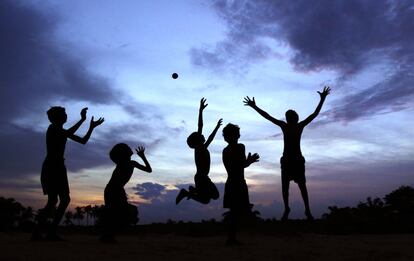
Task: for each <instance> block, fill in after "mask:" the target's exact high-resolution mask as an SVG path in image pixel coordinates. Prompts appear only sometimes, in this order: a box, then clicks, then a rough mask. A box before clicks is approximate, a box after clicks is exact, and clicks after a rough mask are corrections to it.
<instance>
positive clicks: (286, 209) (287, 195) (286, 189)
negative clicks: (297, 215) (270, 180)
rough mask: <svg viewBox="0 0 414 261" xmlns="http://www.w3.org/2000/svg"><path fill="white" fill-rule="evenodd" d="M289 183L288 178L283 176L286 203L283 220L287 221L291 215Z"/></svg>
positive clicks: (283, 191) (284, 200) (283, 192)
mask: <svg viewBox="0 0 414 261" xmlns="http://www.w3.org/2000/svg"><path fill="white" fill-rule="evenodd" d="M289 183H290V181H289V180H288V179H283V178H282V195H283V203H284V205H285V211H284V212H283V216H282V219H281V220H282V221H286V220H287V219H288V217H289V213H290V208H289Z"/></svg>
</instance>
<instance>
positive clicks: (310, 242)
mask: <svg viewBox="0 0 414 261" xmlns="http://www.w3.org/2000/svg"><path fill="white" fill-rule="evenodd" d="M65 232H66V233H65ZM62 234H63V235H64V236H65V238H66V240H67V241H65V242H29V237H30V235H29V234H27V233H20V232H12V233H0V253H1V254H0V260H8V261H13V260H42V261H47V260H54V261H55V260H99V261H104V260H116V261H120V260H140V261H141V260H151V261H156V260H163V261H167V260H168V261H173V260H197V261H199V260H200V261H202V260H208V261H219V260H238V261H239V260H240V261H243V260H251V261H253V260H254V261H256V260H347V261H350V260H373V261H380V260H414V234H387V235H384V234H382V235H381V234H376V235H372V234H371V235H357V234H352V235H332V234H317V233H312V232H298V231H282V232H280V233H267V234H266V233H257V232H248V231H244V232H242V233H240V240H241V241H242V242H243V243H244V244H243V245H242V246H237V247H226V246H225V245H224V242H225V235H224V234H223V233H220V234H219V235H205V234H204V235H189V234H187V235H183V234H177V233H174V232H171V233H158V232H155V233H154V232H145V233H142V232H137V233H129V234H127V235H123V236H119V237H118V238H117V239H118V243H116V244H112V245H108V244H101V243H99V242H98V240H97V236H96V235H94V234H93V233H78V232H76V231H75V232H73V231H72V232H70V233H69V232H68V231H63V233H62Z"/></svg>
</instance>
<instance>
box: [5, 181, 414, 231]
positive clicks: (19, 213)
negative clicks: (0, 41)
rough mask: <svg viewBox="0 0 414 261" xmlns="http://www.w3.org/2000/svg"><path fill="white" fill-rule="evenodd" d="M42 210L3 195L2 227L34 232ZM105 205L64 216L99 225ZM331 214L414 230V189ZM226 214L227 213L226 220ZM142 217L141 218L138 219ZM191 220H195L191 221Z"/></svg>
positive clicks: (350, 225)
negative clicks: (37, 218)
mask: <svg viewBox="0 0 414 261" xmlns="http://www.w3.org/2000/svg"><path fill="white" fill-rule="evenodd" d="M39 211H41V210H38V211H34V210H33V208H31V207H24V206H23V205H22V204H20V203H19V202H17V201H16V200H15V199H13V198H4V197H0V230H1V231H4V230H8V229H16V228H17V229H21V230H24V231H30V230H31V229H32V228H33V226H34V224H35V222H36V217H37V215H38V213H39ZM104 211H105V207H104V206H103V205H94V206H92V205H87V206H82V207H76V208H75V209H74V210H73V211H67V212H66V213H65V216H64V219H63V222H62V223H63V225H65V226H68V227H70V226H92V225H93V226H99V225H100V224H101V222H102V218H103V216H104ZM328 211H329V212H328V213H326V214H323V215H322V219H320V220H317V222H318V224H322V225H326V226H331V227H338V228H340V229H341V230H344V229H345V230H349V231H361V232H364V231H367V232H372V231H384V229H385V230H387V228H389V230H393V231H395V230H396V228H397V229H399V230H400V231H414V188H412V187H410V186H401V187H399V188H398V189H396V190H394V191H392V192H391V193H389V194H387V195H386V196H385V197H384V198H374V199H372V198H370V197H368V198H367V199H366V201H365V202H360V203H359V204H358V205H357V206H356V207H337V206H330V207H328ZM225 218H226V213H224V214H223V219H225ZM249 219H250V220H251V221H254V222H255V223H261V222H264V223H276V222H277V220H276V219H266V220H264V219H262V218H261V217H260V212H258V211H253V212H252V213H251V217H250V218H249ZM138 220H139V219H138ZM221 222H222V221H216V220H211V221H203V222H202V223H213V224H215V223H221ZM183 223H184V222H183V221H173V220H168V221H167V222H166V224H169V225H173V224H183ZM190 223H191V222H190Z"/></svg>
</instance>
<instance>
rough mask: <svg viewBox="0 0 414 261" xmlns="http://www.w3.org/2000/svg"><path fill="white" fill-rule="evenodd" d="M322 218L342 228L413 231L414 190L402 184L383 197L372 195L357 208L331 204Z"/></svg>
mask: <svg viewBox="0 0 414 261" xmlns="http://www.w3.org/2000/svg"><path fill="white" fill-rule="evenodd" d="M328 210H329V213H326V214H324V215H323V216H322V219H323V220H325V221H326V222H327V224H328V225H329V224H330V225H334V226H336V227H338V228H341V229H342V230H350V232H352V231H359V232H374V231H382V232H387V231H390V232H392V231H394V232H396V231H399V232H404V231H405V232H409V231H410V232H414V189H413V188H412V187H410V186H401V187H399V188H398V189H396V190H394V191H392V192H391V193H389V194H387V195H386V196H385V197H384V198H382V199H381V198H374V199H372V198H370V197H368V198H367V199H366V201H365V202H360V203H359V204H358V205H357V206H356V207H342V208H340V207H337V206H331V207H328Z"/></svg>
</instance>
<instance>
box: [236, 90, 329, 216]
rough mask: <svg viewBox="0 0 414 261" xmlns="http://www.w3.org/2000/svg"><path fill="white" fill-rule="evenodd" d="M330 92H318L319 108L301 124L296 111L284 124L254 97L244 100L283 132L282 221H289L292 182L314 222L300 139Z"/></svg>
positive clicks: (287, 117) (288, 113) (287, 116)
mask: <svg viewBox="0 0 414 261" xmlns="http://www.w3.org/2000/svg"><path fill="white" fill-rule="evenodd" d="M330 91H331V89H330V88H329V87H324V89H323V91H322V92H319V91H318V93H319V95H320V98H321V99H320V101H319V104H318V106H317V107H316V109H315V111H314V112H313V113H312V114H311V115H309V116H308V117H307V118H306V119H305V120H303V121H301V122H299V116H298V114H297V113H296V112H295V111H294V110H288V111H286V114H285V115H286V122H284V121H281V120H278V119H275V118H273V117H272V116H270V115H269V114H268V113H267V112H265V111H263V110H262V109H260V108H259V107H258V106H257V105H256V101H255V100H254V97H253V100H251V99H250V98H249V97H248V96H247V97H245V98H244V104H245V105H246V106H250V107H252V108H253V109H255V110H256V111H257V112H258V113H259V114H260V115H262V116H263V117H264V118H265V119H267V120H269V121H270V122H272V123H274V124H276V125H277V126H279V127H280V128H281V129H282V132H283V140H284V148H283V156H282V157H281V158H280V165H281V169H282V194H283V202H284V205H285V211H284V213H283V216H282V221H285V220H287V219H288V217H289V213H290V208H289V184H290V181H291V180H293V181H294V182H296V183H297V184H298V186H299V189H300V192H301V194H302V198H303V202H304V204H305V215H306V217H307V219H308V220H313V216H312V214H311V211H310V208H309V197H308V190H307V188H306V178H305V158H304V157H303V156H302V151H301V149H300V139H301V136H302V132H303V129H304V128H305V126H306V125H308V124H309V123H310V122H311V121H312V120H313V119H315V118H316V116H318V114H319V112H320V111H321V108H322V105H323V103H324V101H325V98H326V96H327V95H328V94H329V93H330Z"/></svg>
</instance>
